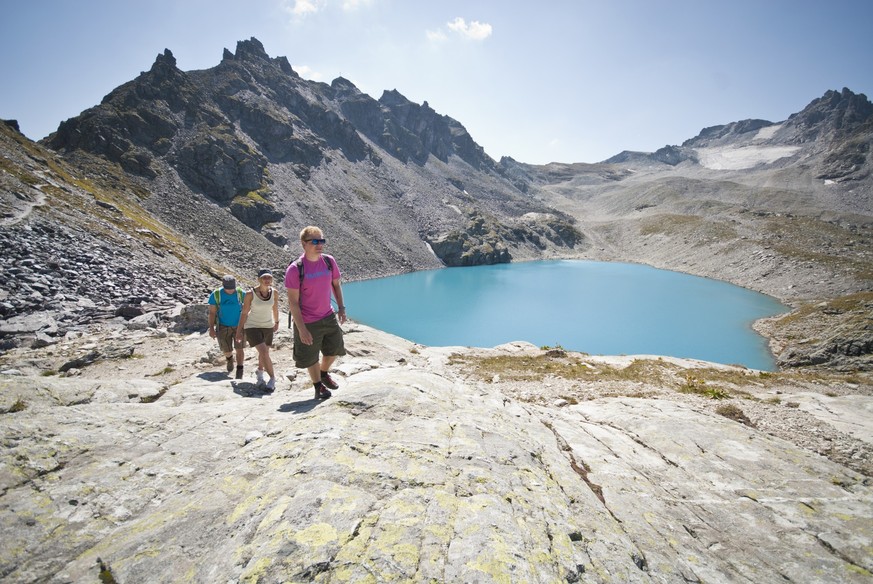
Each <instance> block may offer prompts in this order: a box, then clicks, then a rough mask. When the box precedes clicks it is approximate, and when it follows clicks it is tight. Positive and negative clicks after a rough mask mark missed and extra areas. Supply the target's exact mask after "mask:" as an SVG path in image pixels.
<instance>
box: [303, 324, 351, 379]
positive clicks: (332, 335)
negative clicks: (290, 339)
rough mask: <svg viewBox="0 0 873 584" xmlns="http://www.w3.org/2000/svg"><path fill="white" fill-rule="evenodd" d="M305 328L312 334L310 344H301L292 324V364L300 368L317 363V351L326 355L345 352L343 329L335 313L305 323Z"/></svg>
mask: <svg viewBox="0 0 873 584" xmlns="http://www.w3.org/2000/svg"><path fill="white" fill-rule="evenodd" d="M306 328H307V330H309V334H311V335H312V344H311V345H304V344H303V342H302V341H301V340H300V332H299V331H298V330H297V325H294V352H293V354H294V365H296V366H297V367H299V368H300V369H307V368H309V367H311V366H312V365H315V364H316V363H318V353H319V352H320V353H321V354H322V355H327V356H328V357H340V356H342V355H345V354H346V347H345V344H344V343H343V329H342V328H340V325H339V321H338V320H337V319H336V314H331V315H330V316H326V317H324V318H322V319H321V320H316V321H315V322H310V323H307V324H306Z"/></svg>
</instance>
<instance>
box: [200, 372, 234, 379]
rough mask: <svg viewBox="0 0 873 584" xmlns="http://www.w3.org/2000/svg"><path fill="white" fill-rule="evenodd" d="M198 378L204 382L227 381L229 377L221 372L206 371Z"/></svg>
mask: <svg viewBox="0 0 873 584" xmlns="http://www.w3.org/2000/svg"><path fill="white" fill-rule="evenodd" d="M197 377H199V378H200V379H202V380H203V381H227V378H228V375H227V373H223V372H219V371H206V372H205V373H199V374H198V375H197Z"/></svg>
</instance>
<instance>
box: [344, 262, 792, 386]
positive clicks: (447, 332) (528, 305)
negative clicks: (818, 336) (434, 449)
mask: <svg viewBox="0 0 873 584" xmlns="http://www.w3.org/2000/svg"><path fill="white" fill-rule="evenodd" d="M343 295H344V299H345V304H346V306H347V307H348V315H349V318H352V319H354V320H356V321H358V322H361V323H364V324H366V325H369V326H372V327H375V328H378V329H381V330H384V331H386V332H389V333H392V334H395V335H398V336H401V337H403V338H406V339H409V340H411V341H414V342H417V343H421V344H424V345H431V346H446V345H461V346H472V347H493V346H495V345H499V344H502V343H507V342H510V341H528V342H530V343H533V344H535V345H537V346H546V345H548V346H555V345H561V346H562V347H564V348H565V349H569V350H573V351H580V352H585V353H589V354H591V355H667V356H673V357H683V358H692V359H703V360H706V361H713V362H716V363H725V364H740V365H745V366H746V367H749V368H752V369H760V370H764V371H772V370H773V369H774V368H775V363H774V360H773V356H772V355H771V354H770V352H769V350H768V347H767V342H766V340H765V339H764V338H763V337H761V336H760V335H758V334H757V333H756V332H755V331H754V330H752V328H751V324H752V322H754V321H755V320H757V319H759V318H762V317H765V316H773V315H776V314H781V313H784V312H786V311H787V310H788V308H787V307H785V306H784V305H782V304H781V303H780V302H778V301H777V300H776V299H774V298H772V297H770V296H766V295H764V294H759V293H757V292H753V291H750V290H746V289H744V288H740V287H738V286H734V285H732V284H727V283H725V282H719V281H717V280H709V279H706V278H701V277H697V276H690V275H687V274H682V273H679V272H670V271H666V270H658V269H655V268H651V267H648V266H644V265H638V264H625V263H613V262H593V261H582V260H560V261H542V262H524V263H513V264H500V265H494V266H478V267H472V268H446V269H441V270H430V271H425V272H414V273H410V274H404V275H400V276H392V277H389V278H379V279H375V280H366V281H361V282H348V283H344V284H343Z"/></svg>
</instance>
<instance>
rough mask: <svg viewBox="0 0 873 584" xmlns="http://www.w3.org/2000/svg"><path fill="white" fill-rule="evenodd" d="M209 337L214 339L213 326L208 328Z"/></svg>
mask: <svg viewBox="0 0 873 584" xmlns="http://www.w3.org/2000/svg"><path fill="white" fill-rule="evenodd" d="M209 336H210V337H212V338H213V339H214V338H215V337H216V334H215V327H214V326H211V327H209Z"/></svg>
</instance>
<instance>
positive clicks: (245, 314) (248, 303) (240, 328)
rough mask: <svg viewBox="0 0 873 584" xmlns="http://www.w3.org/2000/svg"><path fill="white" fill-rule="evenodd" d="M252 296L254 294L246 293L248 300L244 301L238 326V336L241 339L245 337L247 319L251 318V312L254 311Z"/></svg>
mask: <svg viewBox="0 0 873 584" xmlns="http://www.w3.org/2000/svg"><path fill="white" fill-rule="evenodd" d="M252 296H254V292H251V291H249V292H246V298H245V300H243V307H242V312H240V315H239V324H238V325H236V336H237V338H239V339H241V338H242V336H243V328H244V327H245V324H246V319H248V317H249V311H250V310H251V309H252Z"/></svg>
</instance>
